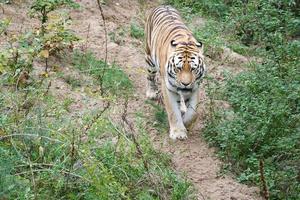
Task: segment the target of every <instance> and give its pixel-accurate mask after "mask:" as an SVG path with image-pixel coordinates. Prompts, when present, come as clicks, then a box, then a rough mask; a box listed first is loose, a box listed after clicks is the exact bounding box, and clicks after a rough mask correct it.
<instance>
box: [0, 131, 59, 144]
mask: <svg viewBox="0 0 300 200" xmlns="http://www.w3.org/2000/svg"><path fill="white" fill-rule="evenodd" d="M17 136H22V137H26V136H28V137H41V138H45V139H47V140H50V141H53V142H58V143H63V142H62V141H60V140H57V139H53V138H49V137H46V136H40V135H37V134H20V133H19V134H18V133H16V134H10V135H4V136H1V137H0V141H1V140H4V139H7V138H11V137H17Z"/></svg>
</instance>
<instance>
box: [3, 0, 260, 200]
mask: <svg viewBox="0 0 300 200" xmlns="http://www.w3.org/2000/svg"><path fill="white" fill-rule="evenodd" d="M77 2H78V3H80V4H81V8H80V9H79V10H75V11H72V13H71V16H70V17H71V18H72V20H73V23H72V27H71V28H72V30H74V32H75V33H76V34H77V35H79V36H80V37H81V38H83V39H85V44H86V48H88V49H89V50H91V51H93V52H94V53H95V54H96V55H97V57H99V58H101V59H103V58H104V56H105V51H104V49H105V36H104V27H103V23H102V20H101V15H100V11H99V9H98V7H97V3H96V1H95V0H77ZM108 2H109V3H107V4H106V5H105V6H103V10H104V16H105V19H106V23H107V32H108V33H109V34H111V33H115V34H116V35H118V33H120V32H123V34H124V36H122V37H119V38H117V39H115V40H111V39H109V42H108V61H109V62H110V63H112V62H116V63H117V64H119V66H121V67H122V68H123V69H124V70H125V72H126V73H128V75H129V77H130V78H131V80H132V81H133V83H134V86H135V90H136V94H135V98H134V100H132V101H131V103H130V105H129V108H130V112H131V113H134V112H135V111H138V110H139V111H140V110H141V109H142V110H143V111H144V112H145V113H147V112H148V113H149V112H150V110H151V109H150V108H149V107H148V106H147V105H145V103H144V102H145V100H146V97H145V88H146V70H145V66H146V64H145V61H144V53H143V43H142V42H141V41H139V40H136V39H133V38H132V37H130V35H129V34H130V24H131V22H135V23H139V24H141V25H142V24H143V22H144V13H145V11H147V10H149V9H150V8H151V7H154V6H155V5H158V2H157V1H154V0H152V1H150V0H148V1H146V3H145V4H143V5H142V4H141V3H140V2H139V1H138V0H127V1H125V0H109V1H108ZM20 9H23V8H22V6H20ZM5 10H6V13H5V15H11V16H13V13H14V10H13V9H12V7H11V6H6V7H5ZM0 15H1V14H0ZM24 15H26V13H23V16H24ZM19 16H21V15H19ZM195 21H196V23H197V24H200V25H201V24H202V25H203V24H204V21H203V20H202V19H201V18H198V19H197V20H195ZM18 23H22V24H23V26H25V25H26V24H28V23H29V22H28V21H26V18H22V17H19V20H16V22H15V24H14V26H15V27H17V29H20V27H18V26H17V25H18ZM81 46H82V44H81ZM224 55H225V56H223V57H221V58H220V59H221V60H220V61H217V60H210V59H208V60H207V66H208V73H210V74H212V75H214V76H215V77H220V78H222V77H221V72H222V71H223V70H224V69H226V70H236V68H237V66H239V62H241V63H243V62H246V61H247V59H246V58H243V57H241V56H240V55H233V56H232V54H230V50H226V51H225V54H224ZM224 57H226V59H225V58H224ZM228 58H229V59H230V62H227V61H228ZM228 63H235V65H234V66H233V65H232V66H230V65H229V64H228ZM64 70H71V69H70V68H68V67H66V68H65V69H64ZM51 92H52V93H56V94H57V95H58V96H60V97H61V98H63V96H65V94H69V97H70V98H72V99H74V100H75V101H74V102H75V103H74V104H73V105H72V106H73V108H72V109H73V110H75V111H78V112H80V111H82V112H84V110H87V109H93V108H94V107H98V108H99V107H101V103H100V102H98V101H97V100H95V99H93V98H92V97H91V96H86V95H84V94H83V93H81V91H80V90H79V91H73V90H72V89H71V88H70V86H68V85H67V84H66V83H64V82H63V81H62V80H61V79H57V80H53V83H52V85H51ZM200 92H201V101H202V102H203V104H202V106H200V108H199V120H198V121H197V125H196V126H195V127H194V129H193V130H192V131H191V133H189V135H188V136H189V138H188V139H187V140H185V141H177V142H172V141H170V139H169V138H168V133H157V132H156V131H155V130H153V131H151V138H152V140H153V143H154V145H155V147H156V148H157V149H158V150H160V151H162V152H165V153H167V154H170V155H171V158H172V162H173V164H174V168H175V169H176V170H177V171H178V173H180V174H186V176H187V177H188V179H189V180H190V181H191V182H192V183H193V185H194V187H195V189H196V193H197V194H196V195H197V198H198V199H200V200H201V199H207V200H208V199H211V200H257V199H262V198H261V197H260V195H259V189H258V188H256V187H249V186H247V185H243V184H240V183H238V182H237V181H236V180H235V179H234V178H233V177H232V176H230V175H228V174H226V175H221V173H220V170H221V167H222V162H221V161H220V160H219V159H218V158H217V156H216V153H215V150H214V149H213V148H210V147H209V146H208V144H207V143H206V142H205V141H204V139H203V137H202V136H201V129H202V128H203V126H204V124H203V122H204V117H205V113H206V112H207V111H206V110H205V106H204V105H205V101H206V96H205V91H203V90H201V91H200ZM116 112H117V111H116Z"/></svg>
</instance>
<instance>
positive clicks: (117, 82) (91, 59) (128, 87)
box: [73, 52, 133, 96]
mask: <svg viewBox="0 0 300 200" xmlns="http://www.w3.org/2000/svg"><path fill="white" fill-rule="evenodd" d="M73 64H74V66H75V67H76V68H77V69H78V70H80V71H81V72H82V73H85V74H87V75H90V76H92V77H94V78H95V83H98V84H99V82H101V81H102V82H103V89H104V90H105V91H106V92H108V93H110V94H112V95H115V96H124V95H130V94H132V93H133V85H132V82H131V81H130V79H129V78H128V76H127V74H126V73H125V72H124V71H123V70H122V69H121V68H120V67H119V66H117V65H115V64H112V65H107V64H105V62H104V61H102V60H98V59H97V58H96V57H95V56H94V55H93V54H92V53H90V52H89V53H82V52H75V53H74V55H73Z"/></svg>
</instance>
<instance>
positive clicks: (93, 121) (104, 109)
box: [83, 101, 110, 134]
mask: <svg viewBox="0 0 300 200" xmlns="http://www.w3.org/2000/svg"><path fill="white" fill-rule="evenodd" d="M109 107H110V102H109V101H107V102H106V105H105V106H104V108H103V110H101V112H99V113H98V114H97V115H96V116H95V117H94V118H93V119H92V121H91V123H89V124H88V125H86V126H84V128H83V134H86V133H87V132H88V130H90V128H91V127H92V126H93V124H95V123H96V121H97V120H98V119H99V118H100V117H101V116H102V114H103V113H104V112H105V111H106V110H107V109H108V108H109Z"/></svg>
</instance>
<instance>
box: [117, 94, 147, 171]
mask: <svg viewBox="0 0 300 200" xmlns="http://www.w3.org/2000/svg"><path fill="white" fill-rule="evenodd" d="M127 108H128V98H126V99H125V102H124V112H123V113H122V120H123V121H124V122H125V124H126V125H127V126H128V127H129V129H130V131H131V136H132V141H133V143H134V145H135V147H136V149H137V153H138V155H139V156H140V157H141V158H142V160H143V164H144V167H145V169H146V170H147V171H148V172H149V166H148V163H147V162H146V160H145V158H144V154H143V151H142V148H141V146H140V144H139V143H138V141H137V139H136V136H135V130H134V128H133V126H132V124H131V123H129V122H128V120H127Z"/></svg>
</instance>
